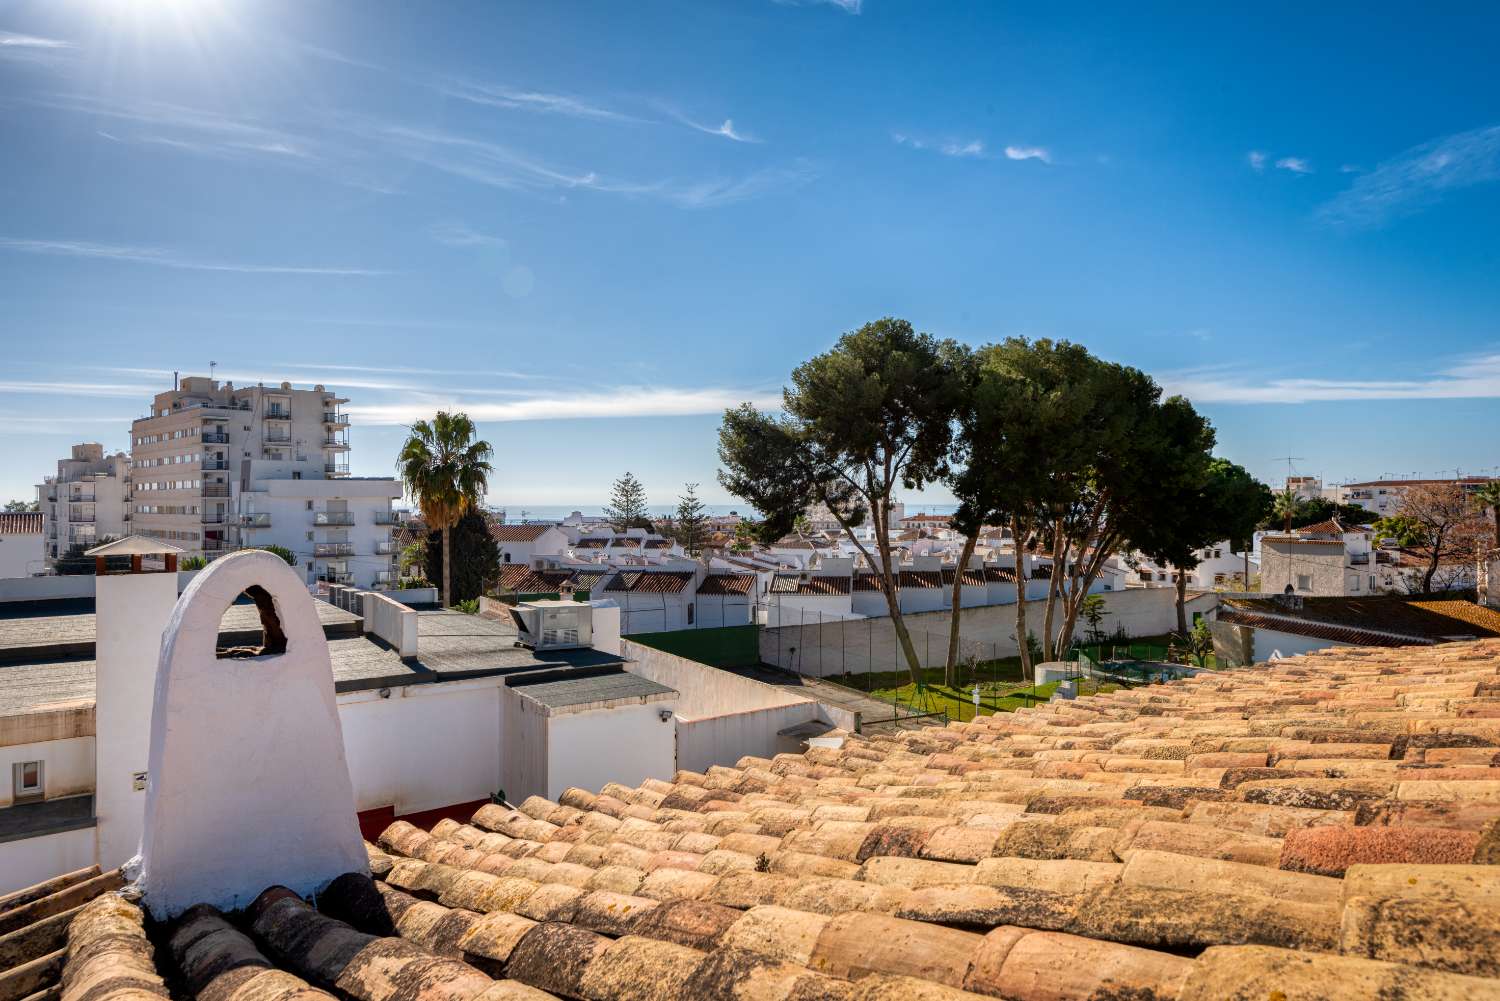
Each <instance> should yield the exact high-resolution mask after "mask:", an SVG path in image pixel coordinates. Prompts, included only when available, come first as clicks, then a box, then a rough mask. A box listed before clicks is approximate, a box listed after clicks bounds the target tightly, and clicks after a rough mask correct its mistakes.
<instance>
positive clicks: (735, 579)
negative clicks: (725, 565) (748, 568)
mask: <svg viewBox="0 0 1500 1001" xmlns="http://www.w3.org/2000/svg"><path fill="white" fill-rule="evenodd" d="M754 590H755V574H753V573H710V574H708V575H706V576H705V577H704V578H703V583H701V584H699V585H698V593H699V594H707V595H733V594H737V595H745V594H749V593H751V592H752V591H754Z"/></svg>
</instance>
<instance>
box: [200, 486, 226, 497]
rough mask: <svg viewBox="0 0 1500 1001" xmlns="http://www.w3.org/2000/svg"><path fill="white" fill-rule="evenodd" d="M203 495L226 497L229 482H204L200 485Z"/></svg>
mask: <svg viewBox="0 0 1500 1001" xmlns="http://www.w3.org/2000/svg"><path fill="white" fill-rule="evenodd" d="M202 494H203V496H204V497H228V496H229V484H227V483H205V484H203V487H202Z"/></svg>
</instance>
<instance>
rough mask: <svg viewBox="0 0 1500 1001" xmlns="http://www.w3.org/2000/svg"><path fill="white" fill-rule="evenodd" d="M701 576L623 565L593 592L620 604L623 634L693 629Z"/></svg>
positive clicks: (688, 572) (694, 572)
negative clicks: (696, 595) (696, 597)
mask: <svg viewBox="0 0 1500 1001" xmlns="http://www.w3.org/2000/svg"><path fill="white" fill-rule="evenodd" d="M698 576H699V572H697V571H692V570H663V569H659V568H657V567H639V568H637V567H620V568H617V569H616V570H615V571H614V573H613V574H611V575H610V576H609V577H608V578H607V579H606V580H605V581H604V582H603V586H602V587H601V588H596V589H595V591H594V592H591V594H594V595H595V596H596V597H600V598H610V599H613V600H614V601H615V602H616V603H617V604H618V605H619V606H620V633H621V635H630V634H632V633H658V632H667V631H669V630H674V629H690V628H692V627H694V626H695V625H696V624H697V622H696V611H697V607H696V605H695V603H694V600H693V599H694V596H695V594H696V591H697V588H696V585H697V580H698Z"/></svg>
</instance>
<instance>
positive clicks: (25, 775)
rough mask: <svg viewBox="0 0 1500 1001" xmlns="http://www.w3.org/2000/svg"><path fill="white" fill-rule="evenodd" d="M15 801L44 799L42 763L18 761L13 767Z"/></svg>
mask: <svg viewBox="0 0 1500 1001" xmlns="http://www.w3.org/2000/svg"><path fill="white" fill-rule="evenodd" d="M11 769H12V772H13V776H12V779H13V784H14V786H15V797H14V798H15V799H16V800H17V801H20V800H24V799H41V798H42V763H41V762H40V761H17V762H16V763H15V764H14V765H12V766H11Z"/></svg>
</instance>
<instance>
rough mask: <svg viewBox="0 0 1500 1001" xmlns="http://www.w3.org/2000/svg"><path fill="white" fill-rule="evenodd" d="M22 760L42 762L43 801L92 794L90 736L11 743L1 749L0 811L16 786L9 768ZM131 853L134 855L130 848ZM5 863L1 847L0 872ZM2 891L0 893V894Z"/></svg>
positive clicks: (13, 797)
mask: <svg viewBox="0 0 1500 1001" xmlns="http://www.w3.org/2000/svg"><path fill="white" fill-rule="evenodd" d="M24 761H40V762H41V763H42V789H43V791H44V794H45V798H46V799H60V798H62V797H64V796H78V795H81V794H83V793H88V792H93V791H94V738H93V737H67V738H64V739H62V740H39V741H34V742H32V743H27V744H10V745H8V746H5V747H0V809H4V808H5V807H7V806H11V805H12V804H13V803H14V802H15V783H14V782H13V781H11V768H12V766H14V765H16V764H17V763H20V762H24ZM136 840H137V841H139V840H140V829H139V827H137V829H136ZM131 854H134V850H133V849H132V851H131ZM129 857H130V856H128V855H127V856H126V858H129ZM7 864H9V856H8V854H7V853H6V852H5V850H4V849H3V848H0V869H3V868H5V866H6V865H7ZM27 885H29V884H27ZM3 892H4V891H3V890H0V893H3Z"/></svg>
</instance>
